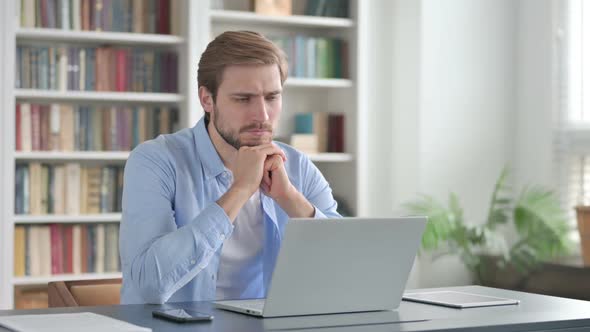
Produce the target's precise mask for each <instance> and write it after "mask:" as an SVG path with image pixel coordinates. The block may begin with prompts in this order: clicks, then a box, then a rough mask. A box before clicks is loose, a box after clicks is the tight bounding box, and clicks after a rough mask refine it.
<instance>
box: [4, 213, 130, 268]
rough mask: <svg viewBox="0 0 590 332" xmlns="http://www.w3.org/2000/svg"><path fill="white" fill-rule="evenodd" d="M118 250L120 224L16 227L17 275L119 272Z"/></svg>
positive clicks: (15, 263)
mask: <svg viewBox="0 0 590 332" xmlns="http://www.w3.org/2000/svg"><path fill="white" fill-rule="evenodd" d="M118 248H119V225H118V224H117V223H110V224H83V225H71V224H50V225H19V226H16V227H15V228H14V275H15V276H17V277H20V276H50V275H53V274H71V273H74V274H80V273H105V272H117V271H120V270H121V267H120V266H121V264H120V260H119V249H118Z"/></svg>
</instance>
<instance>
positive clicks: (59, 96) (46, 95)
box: [14, 89, 184, 103]
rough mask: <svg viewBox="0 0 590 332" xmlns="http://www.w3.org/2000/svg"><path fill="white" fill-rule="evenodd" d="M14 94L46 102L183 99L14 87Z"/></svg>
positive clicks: (170, 95)
mask: <svg viewBox="0 0 590 332" xmlns="http://www.w3.org/2000/svg"><path fill="white" fill-rule="evenodd" d="M14 96H15V98H16V99H18V100H30V101H47V102H58V101H69V102H74V101H75V102H108V103H113V102H115V103H180V102H181V101H183V99H184V98H183V96H182V95H180V94H177V93H155V92H154V93H141V92H95V91H50V90H34V89H15V90H14Z"/></svg>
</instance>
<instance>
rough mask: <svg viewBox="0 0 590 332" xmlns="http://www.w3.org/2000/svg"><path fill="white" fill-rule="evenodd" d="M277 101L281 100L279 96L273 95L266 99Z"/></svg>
mask: <svg viewBox="0 0 590 332" xmlns="http://www.w3.org/2000/svg"><path fill="white" fill-rule="evenodd" d="M277 99H279V95H272V96H268V97H266V100H277Z"/></svg>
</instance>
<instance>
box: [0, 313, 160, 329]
mask: <svg viewBox="0 0 590 332" xmlns="http://www.w3.org/2000/svg"><path fill="white" fill-rule="evenodd" d="M0 326H3V327H6V328H8V329H10V330H13V331H16V332H74V331H84V332H104V331H109V332H116V331H125V332H149V331H151V330H152V329H150V328H147V327H142V326H137V325H133V324H130V323H127V322H124V321H121V320H118V319H114V318H111V317H107V316H103V315H98V314H95V313H92V312H77V313H68V314H39V315H16V316H0Z"/></svg>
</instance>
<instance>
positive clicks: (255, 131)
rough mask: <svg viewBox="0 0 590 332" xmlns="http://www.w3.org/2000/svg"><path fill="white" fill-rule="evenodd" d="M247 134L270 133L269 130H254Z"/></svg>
mask: <svg viewBox="0 0 590 332" xmlns="http://www.w3.org/2000/svg"><path fill="white" fill-rule="evenodd" d="M246 132H248V133H270V131H269V130H265V129H252V130H247V131H246Z"/></svg>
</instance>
